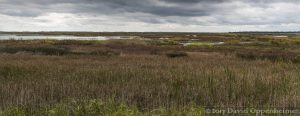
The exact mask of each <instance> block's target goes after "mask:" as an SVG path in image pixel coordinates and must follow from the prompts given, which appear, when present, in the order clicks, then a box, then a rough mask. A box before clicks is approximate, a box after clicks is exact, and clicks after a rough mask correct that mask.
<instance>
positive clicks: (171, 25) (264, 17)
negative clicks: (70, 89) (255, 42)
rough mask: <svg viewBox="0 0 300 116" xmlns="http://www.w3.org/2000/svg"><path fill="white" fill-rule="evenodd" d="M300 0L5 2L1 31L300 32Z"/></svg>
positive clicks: (1, 9) (1, 0) (0, 4)
mask: <svg viewBox="0 0 300 116" xmlns="http://www.w3.org/2000/svg"><path fill="white" fill-rule="evenodd" d="M299 11H300V1H299V0H0V31H95V32H96V31H97V32H116V31H118V32H120V31H121V32H236V31H300V12H299Z"/></svg>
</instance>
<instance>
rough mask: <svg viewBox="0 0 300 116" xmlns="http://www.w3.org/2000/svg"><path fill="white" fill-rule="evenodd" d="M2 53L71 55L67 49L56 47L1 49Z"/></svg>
mask: <svg viewBox="0 0 300 116" xmlns="http://www.w3.org/2000/svg"><path fill="white" fill-rule="evenodd" d="M0 52H4V53H11V54H15V53H18V52H32V53H35V54H44V55H66V54H69V53H70V50H69V49H67V48H55V47H28V48H27V47H6V48H2V49H0Z"/></svg>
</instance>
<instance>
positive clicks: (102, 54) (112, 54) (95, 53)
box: [90, 50, 121, 56]
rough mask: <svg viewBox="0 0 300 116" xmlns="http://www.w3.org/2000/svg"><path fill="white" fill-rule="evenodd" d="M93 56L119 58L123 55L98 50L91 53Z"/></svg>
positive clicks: (111, 51)
mask: <svg viewBox="0 0 300 116" xmlns="http://www.w3.org/2000/svg"><path fill="white" fill-rule="evenodd" d="M90 54H91V55H99V56H119V55H120V54H121V53H120V52H117V51H113V50H98V51H93V52H91V53H90Z"/></svg>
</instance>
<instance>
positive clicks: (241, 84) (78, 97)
mask: <svg viewBox="0 0 300 116" xmlns="http://www.w3.org/2000/svg"><path fill="white" fill-rule="evenodd" d="M36 43H41V41H18V42H15V43H14V42H13V41H4V42H2V43H1V42H0V45H1V46H3V47H1V51H2V52H4V53H11V54H0V115H5V116H6V115H93V114H99V112H101V113H105V114H104V115H122V114H128V115H130V114H131V115H176V114H178V115H203V114H202V113H203V108H205V107H284V108H297V107H299V103H300V96H299V91H300V84H299V82H300V78H299V77H300V73H299V68H300V64H298V63H293V62H281V61H272V60H269V56H270V58H272V57H275V59H277V57H279V58H281V56H284V57H285V56H286V57H287V58H298V57H299V56H297V54H296V52H287V51H284V52H282V51H276V50H275V51H274V52H265V51H263V50H257V51H255V50H252V49H234V48H230V49H225V48H224V47H223V46H220V47H219V48H205V49H204V48H199V47H196V48H184V47H173V46H172V47H169V46H167V47H161V46H152V45H147V44H145V43H146V42H145V43H144V42H142V41H138V42H134V41H121V42H120V41H119V42H118V41H113V42H109V43H106V44H104V45H103V44H93V45H87V44H77V43H75V44H65V45H63V44H60V45H56V44H55V43H59V41H58V42H54V43H53V42H44V43H41V44H39V45H36ZM71 43H72V42H71ZM45 47H46V49H45ZM61 47H62V48H67V50H68V51H67V53H66V55H57V53H60V52H61V51H60V50H61V49H60V48H61ZM222 47H223V48H222ZM41 48H42V49H41ZM49 48H50V49H49ZM52 48H54V49H52ZM19 51H29V52H42V53H44V54H49V55H32V54H16V53H17V52H19ZM78 51H80V52H78ZM150 51H155V55H153V54H151V53H150ZM169 51H171V52H170V54H171V57H173V56H174V55H175V57H177V56H178V57H180V58H170V57H168V56H166V53H168V52H169ZM178 51H182V52H178ZM190 51H193V53H191V52H190ZM199 51H202V52H199ZM247 51H249V52H247ZM252 51H253V52H252ZM148 52H149V53H148ZM214 52H216V53H214ZM224 52H228V54H226V55H224ZM236 52H241V53H244V54H242V55H245V58H248V57H250V58H251V59H252V57H254V58H253V60H245V58H241V57H240V56H237V55H235V54H234V53H236ZM62 53H64V52H62ZM76 53H82V54H76ZM93 54H94V55H93ZM249 54H250V55H249ZM186 55H187V56H188V57H185V56H186ZM248 55H249V56H248ZM102 56H105V57H102ZM182 56H183V57H182ZM257 57H258V58H257ZM260 57H262V58H260ZM272 59H273V58H272Z"/></svg>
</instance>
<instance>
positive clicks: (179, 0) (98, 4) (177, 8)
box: [0, 0, 298, 16]
mask: <svg viewBox="0 0 300 116" xmlns="http://www.w3.org/2000/svg"><path fill="white" fill-rule="evenodd" d="M234 1H239V2H247V3H254V4H255V3H257V5H258V4H269V3H274V2H283V0H2V4H1V5H0V8H1V11H0V13H3V14H7V15H13V16H36V15H39V14H42V13H47V12H71V13H95V14H110V13H112V14H116V13H124V12H130V13H131V12H132V13H135V12H139V13H149V14H153V15H158V16H207V15H210V14H212V13H218V12H223V10H225V9H224V8H223V7H222V6H221V5H218V4H222V3H231V2H234ZM284 2H298V1H297V0H285V1H284ZM59 4H60V5H64V4H69V5H71V6H72V7H70V6H69V7H58V8H55V5H59ZM233 9H234V8H232V10H233ZM226 10H228V9H226ZM229 10H230V9H229Z"/></svg>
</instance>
